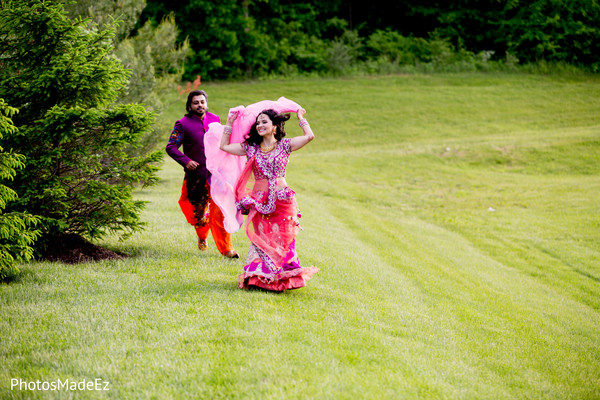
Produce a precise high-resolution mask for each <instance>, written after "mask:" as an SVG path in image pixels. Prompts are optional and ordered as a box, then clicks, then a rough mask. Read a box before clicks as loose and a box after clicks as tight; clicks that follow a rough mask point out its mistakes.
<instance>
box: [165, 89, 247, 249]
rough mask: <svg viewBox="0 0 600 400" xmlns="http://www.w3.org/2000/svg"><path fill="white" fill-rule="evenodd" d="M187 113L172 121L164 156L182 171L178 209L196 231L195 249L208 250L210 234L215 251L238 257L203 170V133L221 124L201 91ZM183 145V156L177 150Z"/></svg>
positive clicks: (191, 99) (190, 99) (191, 100)
mask: <svg viewBox="0 0 600 400" xmlns="http://www.w3.org/2000/svg"><path fill="white" fill-rule="evenodd" d="M185 107H186V110H187V114H186V115H184V117H183V118H181V119H180V120H179V121H177V122H175V127H174V128H173V132H172V133H171V136H170V137H169V143H168V144H167V148H166V151H167V154H168V155H169V156H171V158H173V159H174V160H175V161H177V162H178V163H179V164H180V165H181V166H183V167H184V170H185V178H184V180H183V188H182V190H181V198H180V199H179V206H180V207H181V211H183V214H184V215H185V217H186V219H187V221H188V222H189V223H190V224H192V225H193V226H194V227H195V228H196V233H197V234H198V248H199V249H200V250H202V251H204V250H206V249H207V248H208V244H207V241H206V240H207V238H208V232H209V231H210V232H212V236H213V239H214V241H215V244H216V246H217V249H218V250H219V252H220V253H221V254H223V255H224V256H225V257H228V258H238V255H237V253H236V252H235V250H234V249H233V246H232V244H231V235H230V234H229V233H228V232H227V231H226V230H225V228H224V227H223V214H222V213H221V210H220V209H219V207H217V205H216V204H215V203H214V202H212V201H211V198H210V172H209V171H208V169H207V168H206V155H205V153H204V134H205V132H206V131H207V130H208V125H209V124H211V123H213V122H221V119H220V118H219V116H218V115H215V114H212V113H210V112H208V111H207V110H208V95H207V94H206V92H205V91H204V90H194V91H192V92H190V94H189V95H188V98H187V103H186V106H185ZM182 145H183V153H182V152H181V151H180V150H179V147H181V146H182Z"/></svg>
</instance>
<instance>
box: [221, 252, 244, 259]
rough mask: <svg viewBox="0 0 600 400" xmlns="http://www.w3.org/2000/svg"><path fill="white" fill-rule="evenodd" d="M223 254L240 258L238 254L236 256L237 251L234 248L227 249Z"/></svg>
mask: <svg viewBox="0 0 600 400" xmlns="http://www.w3.org/2000/svg"><path fill="white" fill-rule="evenodd" d="M223 255H224V256H225V257H227V258H240V256H238V253H236V252H235V250H229V251H228V252H227V253H225V254H223Z"/></svg>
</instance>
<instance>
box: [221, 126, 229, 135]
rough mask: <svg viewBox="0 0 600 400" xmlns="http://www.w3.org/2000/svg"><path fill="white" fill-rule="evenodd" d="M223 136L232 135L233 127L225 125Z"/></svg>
mask: <svg viewBox="0 0 600 400" xmlns="http://www.w3.org/2000/svg"><path fill="white" fill-rule="evenodd" d="M223 135H231V127H230V126H229V125H225V127H224V128H223Z"/></svg>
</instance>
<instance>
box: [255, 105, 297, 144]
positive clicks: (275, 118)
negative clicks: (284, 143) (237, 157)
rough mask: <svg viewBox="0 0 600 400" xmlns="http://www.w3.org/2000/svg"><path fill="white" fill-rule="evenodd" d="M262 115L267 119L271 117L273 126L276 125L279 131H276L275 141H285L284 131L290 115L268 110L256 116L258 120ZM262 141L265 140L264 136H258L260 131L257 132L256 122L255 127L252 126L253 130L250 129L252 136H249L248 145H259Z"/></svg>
mask: <svg viewBox="0 0 600 400" xmlns="http://www.w3.org/2000/svg"><path fill="white" fill-rule="evenodd" d="M261 114H264V115H266V116H267V117H269V119H270V120H271V122H273V125H275V127H276V129H277V130H276V131H275V139H276V140H277V141H280V140H281V139H283V138H284V137H285V129H284V125H285V121H287V120H288V119H290V115H289V114H277V112H276V111H275V110H272V109H268V110H263V111H261V112H260V114H258V115H257V116H256V119H257V120H258V116H259V115H261ZM262 140H263V138H262V136H260V135H259V134H258V131H257V130H256V122H255V123H254V125H252V128H250V135H248V138H247V139H246V143H248V144H249V145H259V144H260V143H261V142H262Z"/></svg>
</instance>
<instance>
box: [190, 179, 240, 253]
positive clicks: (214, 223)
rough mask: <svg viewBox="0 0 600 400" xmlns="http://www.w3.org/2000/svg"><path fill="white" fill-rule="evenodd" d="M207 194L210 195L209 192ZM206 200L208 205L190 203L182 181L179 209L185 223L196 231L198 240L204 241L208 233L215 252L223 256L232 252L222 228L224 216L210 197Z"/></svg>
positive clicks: (229, 242) (227, 236) (228, 236)
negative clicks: (210, 235) (211, 238)
mask: <svg viewBox="0 0 600 400" xmlns="http://www.w3.org/2000/svg"><path fill="white" fill-rule="evenodd" d="M206 186H207V189H210V188H209V187H208V184H207V185H206ZM208 192H209V193H210V190H208ZM208 198H209V201H208V205H206V204H193V203H191V202H190V200H189V198H188V190H187V184H186V181H185V180H184V181H183V188H182V189H181V197H180V198H179V207H181V211H182V212H183V215H185V218H186V220H187V222H188V223H190V224H191V225H193V226H194V228H195V229H196V233H197V234H198V239H201V240H206V239H207V238H208V232H209V231H210V232H211V233H212V237H213V239H214V241H215V245H216V246H217V250H219V252H220V253H221V254H223V255H224V254H226V253H227V252H229V251H231V250H233V245H232V244H231V235H230V234H229V233H228V232H227V231H226V230H225V227H224V226H223V219H224V216H223V213H222V212H221V209H220V208H219V207H218V206H217V205H216V204H215V203H214V202H213V201H212V199H210V195H209V197H208Z"/></svg>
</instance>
